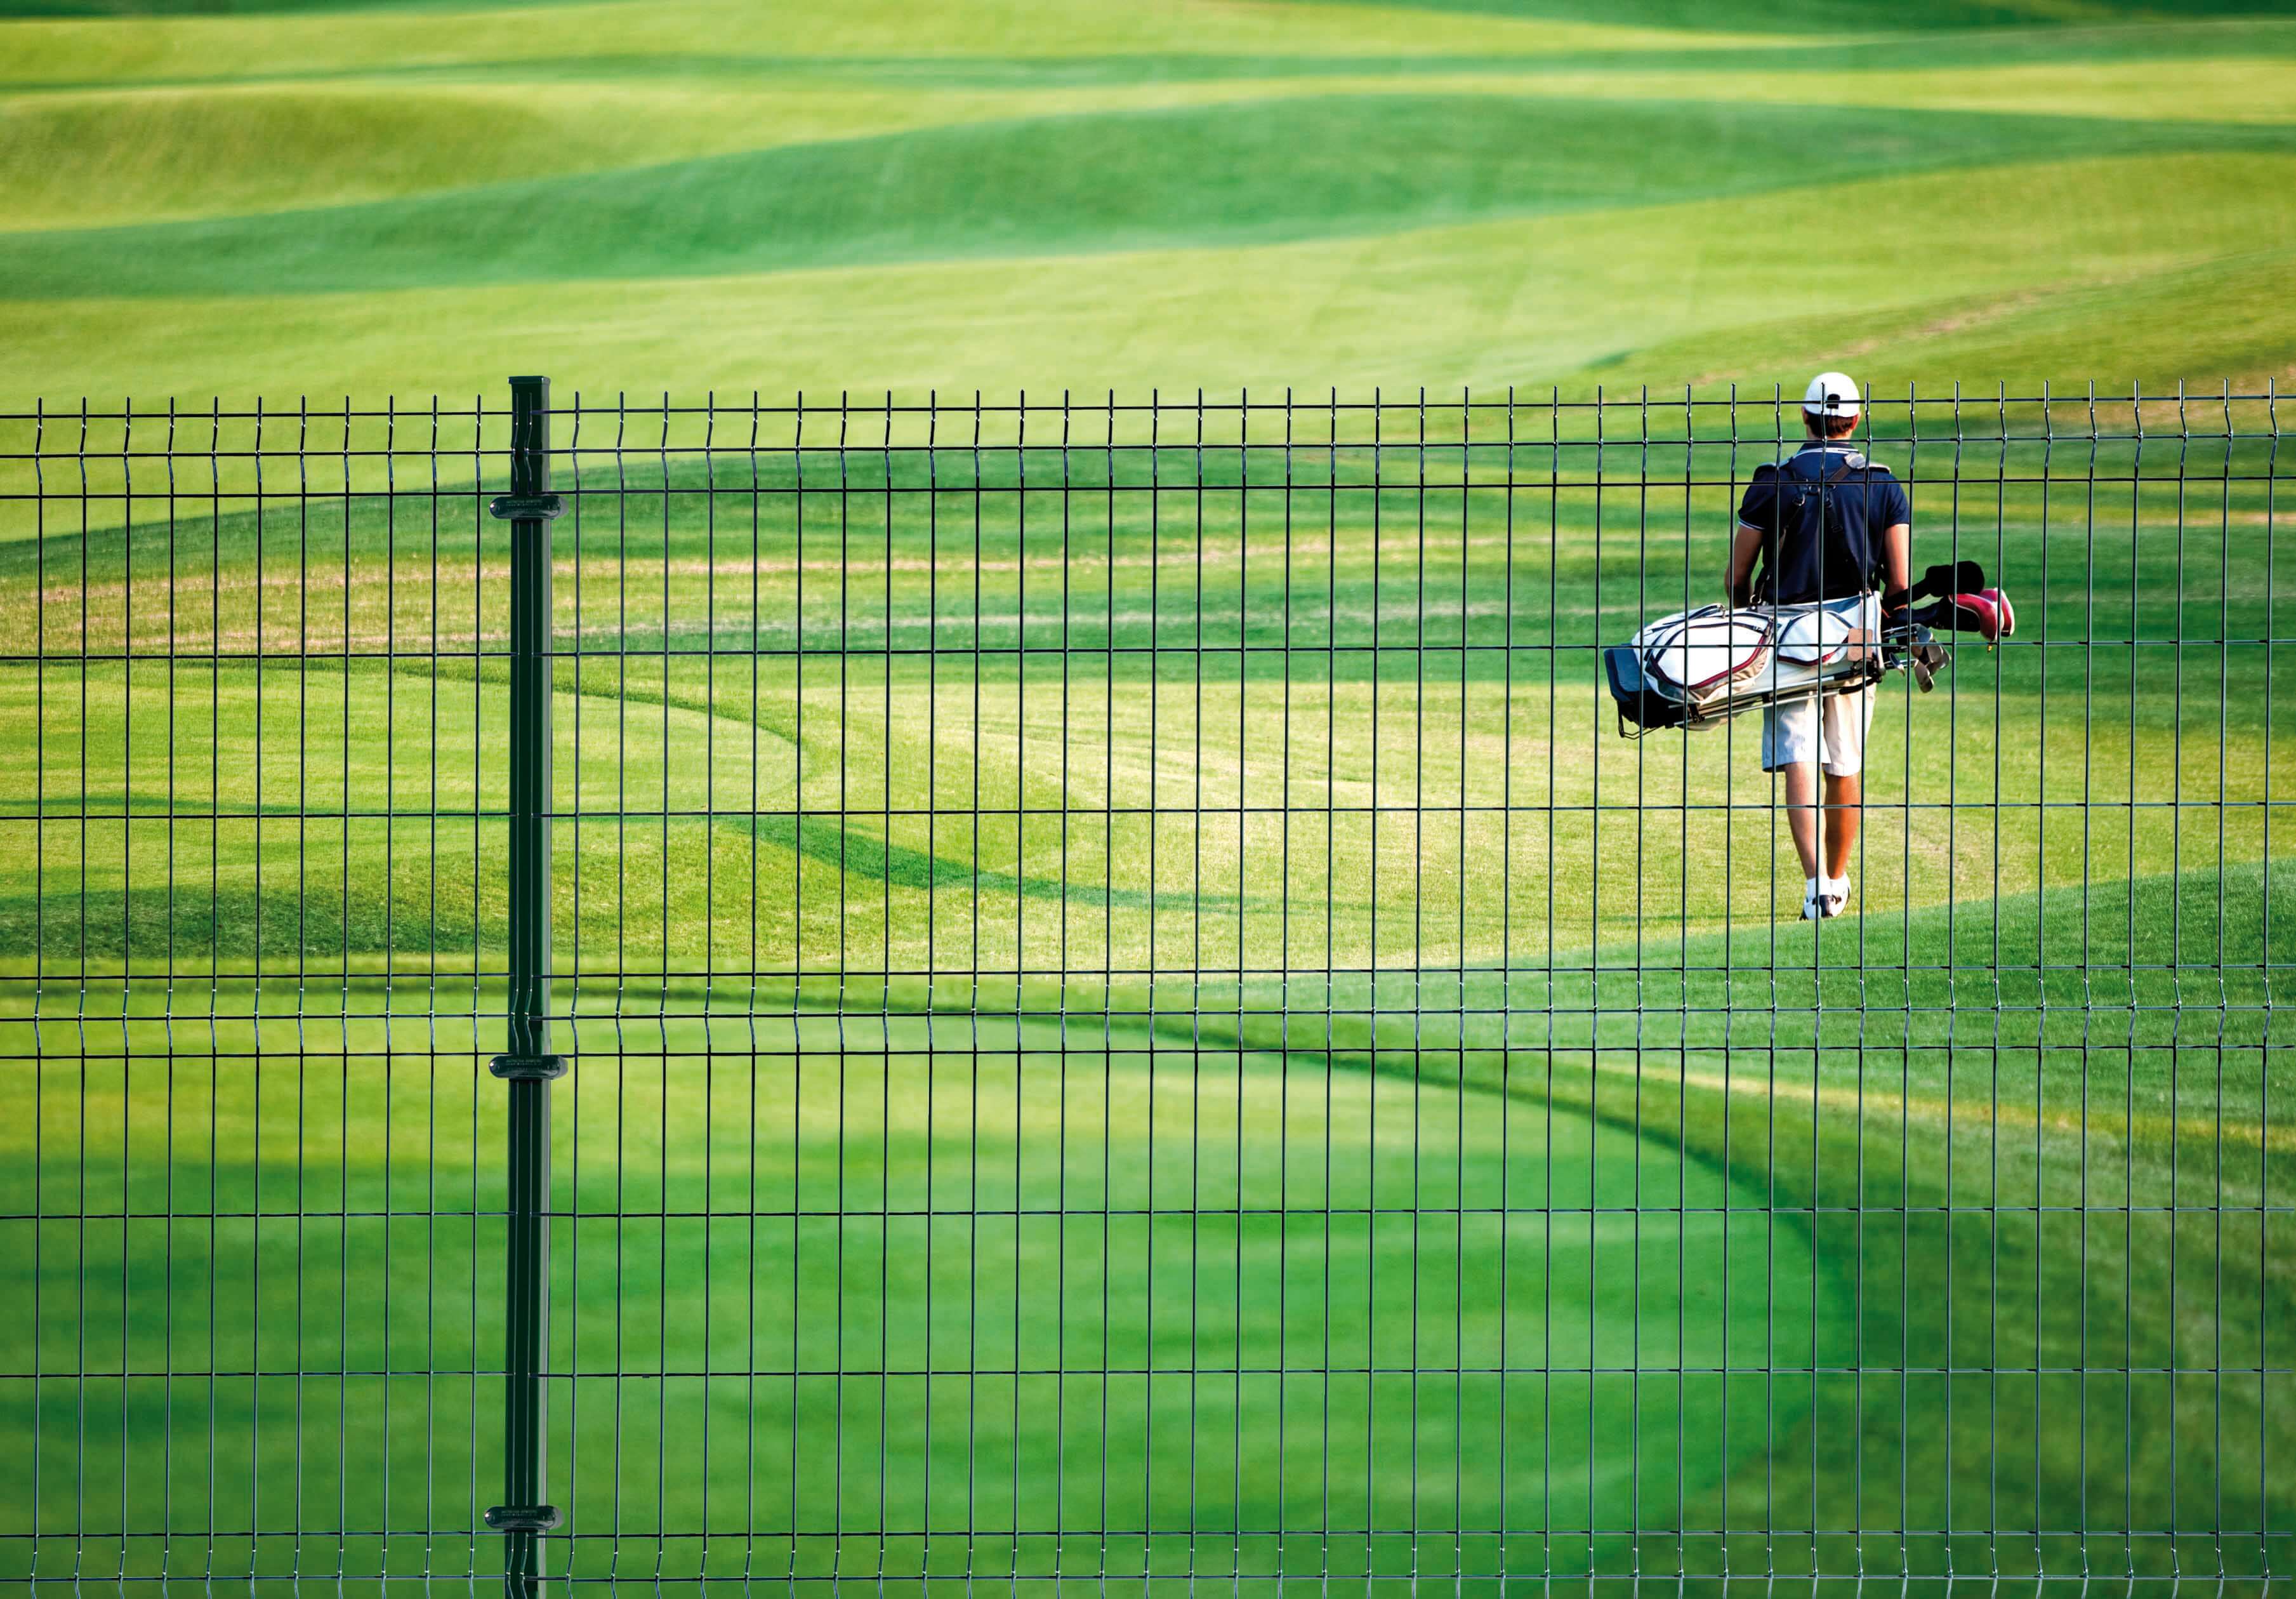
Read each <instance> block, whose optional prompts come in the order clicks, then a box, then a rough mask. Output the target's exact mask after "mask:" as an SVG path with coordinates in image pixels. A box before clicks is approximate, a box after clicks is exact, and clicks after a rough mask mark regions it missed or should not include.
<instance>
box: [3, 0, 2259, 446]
mask: <svg viewBox="0 0 2296 1599" xmlns="http://www.w3.org/2000/svg"><path fill="white" fill-rule="evenodd" d="M10 9H12V10H17V11H22V10H26V9H28V8H25V7H21V6H12V7H11V8H10ZM46 9H49V8H47V7H45V6H39V5H35V6H32V7H30V8H29V10H30V11H32V12H40V11H43V10H46ZM57 9H61V10H73V9H78V8H77V7H72V6H68V5H67V6H61V7H59V8H57ZM160 9H162V10H166V9H170V8H160ZM2278 9H2279V8H2277V7H2276V6H2273V5H2270V4H2241V3H2239V0H2223V3H2221V4H2214V3H2211V4H2178V5H2156V6H2152V7H2148V8H2144V10H2143V11H2142V12H2138V11H2137V10H2136V8H2133V7H2129V8H2122V7H2115V6H2109V5H2103V4H2097V5H2086V6H2080V7H2076V8H2068V7H2066V6H2063V5H2060V4H2040V3H2038V0H2035V3H2034V4H1998V5H1979V4H1968V5H1963V4H1945V3H1924V4H1906V5H1896V6H1891V7H1889V8H1887V9H1886V11H1876V10H1874V8H1860V9H1858V10H1856V11H1854V12H1852V11H1848V10H1845V9H1844V8H1842V7H1839V6H1825V5H1821V4H1815V0H1812V3H1810V4H1800V5H1798V6H1787V7H1782V6H1779V5H1775V4H1760V5H1756V4H1711V5H1700V6H1696V7H1690V6H1679V7H1676V6H1665V5H1658V4H1652V5H1647V6H1628V7H1620V6H1617V5H1608V4H1602V5H1597V4H1591V3H1588V0H1553V3H1552V4H1530V3H1529V0H1526V3H1524V4H1496V3H1495V4H1475V5H1455V4H1431V5H1411V6H1377V5H1355V4H1312V3H1305V0H1302V3H1279V0H1270V3H1267V4H1225V3H1221V0H1186V3H1185V4H1173V5H1165V6H1156V7H1150V8H1144V9H1143V8H1125V7H1120V6H1111V5H1106V4H1095V3H1093V0H1005V3H1003V4H985V5H967V6H960V7H944V6H939V5H933V4H920V3H919V0H872V3H871V4H855V5H840V6H835V7H827V8H797V9H796V10H791V9H790V8H780V7H765V8H760V7H758V6H754V5H750V4H736V3H734V0H674V3H673V4H582V5H541V6H534V5H521V6H515V7H506V8H501V9H496V10H463V9H449V8H444V7H434V6H428V5H422V6H388V5H385V6H378V7H372V8H336V7H332V6H330V7H321V8H316V9H303V8H295V7H288V8H283V9H279V10H271V11H263V12H252V13H250V14H244V15H237V16H223V17H194V16H180V15H157V16H154V15H143V16H119V17H101V18H95V17H68V16H45V17H43V16H37V15H34V16H27V17H24V18H22V19H21V20H18V21H8V22H0V29H4V30H5V35H6V41H7V46H8V47H7V48H6V49H5V50H0V130H4V131H0V393H5V394H6V395H9V396H12V397H13V398H12V399H11V401H10V404H14V402H15V401H16V400H29V398H32V397H33V396H35V395H40V396H45V397H48V398H52V399H53V398H65V399H67V400H69V399H71V398H76V397H78V396H79V395H82V394H89V395H98V396H107V397H116V396H119V395H122V394H132V395H135V396H136V397H137V398H141V399H147V400H148V399H160V398H167V397H175V398H181V399H184V400H186V401H190V400H196V399H203V398H207V397H209V396H214V395H218V394H219V395H223V396H225V397H226V398H232V399H248V398H252V397H253V396H255V395H256V394H258V393H260V394H262V395H265V396H266V397H268V398H271V399H272V400H273V401H274V402H277V401H279V400H280V399H282V398H288V397H293V396H298V395H314V396H317V395H326V396H339V395H341V394H343V393H345V392H350V393H356V394H358V395H360V396H362V397H369V398H372V397H375V396H380V395H382V394H398V395H401V396H406V395H414V394H420V395H425V396H427V395H430V394H432V393H443V394H447V395H451V396H464V395H469V394H471V393H476V392H480V391H491V390H492V389H494V388H495V387H496V385H497V384H499V382H500V381H501V379H502V377H503V376H504V373H509V372H512V371H521V372H523V371H533V370H547V371H549V372H550V373H553V376H554V377H556V378H557V379H558V380H559V381H560V383H561V384H562V386H564V385H573V384H578V385H579V386H581V387H582V388H583V389H586V391H588V392H591V393H593V394H596V393H600V392H607V393H611V392H615V391H627V392H634V393H639V394H652V393H659V392H660V390H662V389H674V390H676V391H678V392H680V393H681V394H694V393H698V392H700V391H701V390H704V389H710V388H717V389H730V390H734V391H738V392H744V393H746V392H748V391H749V390H750V389H758V390H760V391H761V392H764V393H766V394H767V395H773V396H780V395H786V394H788V393H790V392H792V391H794V390H796V389H806V390H808V391H811V392H814V393H816V394H818V393H824V392H829V393H834V392H840V391H843V392H852V393H859V394H870V393H882V392H883V391H884V390H885V389H897V390H898V391H900V392H902V393H904V394H915V393H920V392H922V390H925V389H932V388H938V389H940V390H942V391H943V392H944V393H946V392H948V391H951V390H955V391H957V392H970V391H971V390H972V389H976V388H979V389H987V390H988V391H990V392H992V393H998V392H1003V393H1009V392H1011V391H1013V390H1014V389H1020V388H1023V387H1025V388H1028V389H1032V390H1035V391H1037V392H1040V393H1041V392H1047V391H1054V390H1057V389H1062V388H1068V389H1076V390H1078V391H1080V392H1086V393H1092V392H1101V391H1104V390H1106V389H1109V388H1111V387H1114V388H1117V389H1122V390H1126V391H1132V390H1136V389H1146V388H1148V387H1150V386H1161V387H1163V388H1164V389H1167V390H1168V391H1169V390H1174V389H1177V390H1179V391H1181V392H1190V391H1193V390H1194V389H1197V388H1200V387H1201V388H1204V389H1210V390H1211V391H1212V392H1214V393H1215V394H1218V393H1225V392H1228V391H1231V390H1233V389H1234V388H1236V387H1237V386H1239V385H1244V384H1250V385H1254V386H1259V387H1262V388H1265V387H1267V386H1269V385H1276V386H1280V385H1283V384H1294V385H1307V386H1309V387H1310V388H1315V387H1320V386H1324V385H1328V384H1332V383H1338V384H1341V385H1342V386H1344V387H1349V388H1368V387H1369V386H1371V385H1373V384H1382V383H1383V384H1387V385H1390V386H1393V385H1404V386H1416V385H1419V384H1427V385H1431V386H1434V387H1436V388H1438V389H1442V388H1445V387H1447V386H1453V385H1456V384H1457V383H1459V382H1462V381H1472V382H1475V383H1477V384H1479V385H1492V384H1499V385H1504V384H1506V383H1510V382H1513V383H1525V384H1532V385H1542V386H1543V385H1546V384H1552V383H1560V384H1562V386H1564V387H1565V388H1567V389H1581V388H1586V387H1589V386H1591V385H1592V383H1594V382H1595V381H1598V380H1599V381H1609V382H1611V383H1613V384H1615V383H1618V382H1620V381H1623V382H1626V383H1628V384H1640V383H1643V382H1651V383H1654V384H1658V385H1661V387H1663V386H1665V385H1669V384H1677V383H1680V382H1682V381H1687V380H1692V379H1696V380H1700V381H1718V380H1723V379H1733V378H1734V379H1740V380H1744V381H1755V382H1759V383H1762V384H1765V385H1767V383H1769V382H1772V381H1784V380H1792V381H1800V377H1801V376H1803V375H1804V374H1805V373H1806V372H1807V370H1808V369H1809V368H1811V367H1812V366H1814V365H1824V364H1826V363H1828V362H1833V363H1837V364H1839V363H1841V362H1844V361H1848V360H1849V357H1850V356H1851V355H1852V354H1853V353H1854V357H1855V359H1854V361H1850V362H1849V364H1852V365H1855V366H1856V368H1857V375H1859V376H1860V377H1861V378H1865V379H1867V380H1869V381H1873V382H1874V383H1875V384H1876V385H1877V386H1879V387H1881V388H1882V389H1885V390H1886V389H1891V388H1902V386H1903V385H1904V383H1905V382H1906V381H1908V380H1920V381H1923V382H1924V383H1929V384H1932V385H1934V384H1939V383H1943V384H1950V383H1951V382H1952V381H1956V380H1961V381H1972V382H1990V381H1993V380H1996V379H2006V380H2008V381H2012V382H2013V383H2017V384H2021V385H2025V384H2032V383H2036V382H2038V381H2039V380H2041V379H2043V378H2052V379H2054V380H2057V381H2059V382H2061V383H2062V382H2067V381H2071V382H2080V381H2088V380H2090V379H2096V380H2099V381H2108V382H2120V383H2125V382H2127V381H2130V380H2132V379H2143V380H2144V381H2148V382H2153V383H2161V382H2173V381H2175V380H2177V379H2178V378H2191V379H2196V380H2205V381H2210V382H2213V381H2215V380H2217V379H2219V378H2222V377H2226V376H2230V377H2234V378H2236V379H2242V380H2254V381H2260V380H2262V379H2263V378H2265V377H2267V376H2269V375H2271V374H2273V373H2281V372H2284V370H2285V367H2286V364H2287V360H2288V357H2289V354H2290V350H2291V341H2292V332H2291V327H2290V324H2289V321H2288V315H2289V314H2288V312H2287V310H2286V306H2285V299H2286V297H2285V296H2284V295H2279V294H2275V293H2271V292H2269V291H2268V290H2267V285H2269V284H2270V283H2273V282H2274V281H2275V280H2276V279H2277V278H2284V277H2285V276H2286V275H2287V274H2288V272H2289V269H2290V264H2291V258H2292V254H2296V235H2292V233H2291V227H2292V222H2291V218H2290V214H2289V210H2288V208H2287V207H2285V206H2284V205H2282V204H2280V203H2278V196H2279V195H2281V194H2283V193H2285V192H2286V191H2287V189H2288V187H2289V186H2290V173H2291V171H2292V170H2296V168H2292V167H2291V163H2292V161H2296V144H2292V143H2291V140H2292V138H2296V112H2292V111H2291V107H2292V106H2296V94H2291V93H2290V92H2289V88H2290V83H2291V76H2292V74H2291V70H2290V66H2289V63H2290V61H2291V59H2292V56H2296V23H2292V22H2290V21H2288V20H2287V19H2286V18H2285V17H2284V16H2276V15H2275V14H2273V13H2274V12H2276V11H2277V10H2278ZM799 11H802V12H810V13H813V14H798V12H799ZM1134 13H1137V14H1134Z"/></svg>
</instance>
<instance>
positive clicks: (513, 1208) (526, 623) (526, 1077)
mask: <svg viewBox="0 0 2296 1599" xmlns="http://www.w3.org/2000/svg"><path fill="white" fill-rule="evenodd" d="M510 391H511V423H510V450H511V455H510V492H509V493H508V494H505V495H497V496H496V497H495V499H494V501H493V502H492V504H490V505H489V506H488V510H489V511H491V512H493V514H494V515H495V516H496V517H498V518H501V519H503V520H504V521H508V522H509V523H510V528H511V533H510V540H511V543H510V996H509V1013H510V1049H509V1052H508V1053H507V1054H500V1055H496V1057H495V1058H494V1061H493V1062H492V1064H491V1070H493V1072H494V1074H495V1076H496V1077H498V1078H502V1079H504V1081H505V1082H506V1083H507V1084H508V1085H509V1088H510V1115H509V1131H510V1163H509V1177H510V1194H509V1204H510V1212H509V1222H508V1231H509V1239H508V1249H507V1254H508V1265H507V1270H506V1273H505V1281H504V1295H505V1300H506V1302H505V1307H504V1311H505V1316H504V1319H505V1324H506V1340H505V1341H506V1348H505V1349H504V1359H503V1390H504V1406H503V1503H502V1504H500V1505H496V1506H494V1507H493V1508H492V1509H490V1510H488V1512H487V1525H488V1526H489V1527H491V1528H493V1529H495V1530H496V1531H497V1532H501V1533H503V1534H504V1535H505V1537H506V1538H507V1539H508V1546H507V1548H506V1550H505V1552H504V1570H503V1585H504V1595H505V1599H533V1595H534V1594H535V1592H536V1589H537V1585H538V1583H539V1581H540V1579H541V1575H542V1560H541V1538H542V1534H543V1533H544V1532H545V1531H547V1530H548V1529H551V1528H553V1527H555V1526H557V1525H558V1512H557V1509H556V1508H555V1507H554V1506H553V1505H546V1504H545V1503H544V1502H543V1497H542V1487H543V1484H542V1442H543V1436H542V1357H543V1346H544V1340H543V1321H544V1312H545V1294H546V1292H547V1284H546V1282H545V1275H546V1269H547V1265H548V1259H549V1248H550V1232H549V1207H550V1085H551V1082H552V1080H553V1078H560V1077H563V1076H564V1075H565V1073H566V1062H565V1059H564V1057H562V1056H560V1055H554V1054H551V1053H550V523H551V519H552V518H553V517H555V516H556V515H557V514H558V512H559V510H560V501H559V498H558V496H556V495H554V494H553V493H551V492H550V380H549V379H548V378H540V377H530V378H512V380H511V381H510Z"/></svg>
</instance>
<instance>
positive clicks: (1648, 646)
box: [1603, 605, 1885, 738]
mask: <svg viewBox="0 0 2296 1599" xmlns="http://www.w3.org/2000/svg"><path fill="white" fill-rule="evenodd" d="M1884 669H1885V662H1884V651H1883V647H1882V640H1881V638H1879V637H1878V636H1877V635H1874V634H1872V633H1869V632H1868V631H1866V629H1865V628H1863V627H1857V626H1856V625H1854V624H1853V623H1852V622H1851V620H1850V619H1849V618H1847V617H1843V616H1841V615H1839V614H1837V613H1835V612H1833V611H1828V610H1826V609H1825V607H1824V606H1822V605H1785V606H1775V607H1773V606H1749V607H1746V608H1744V609H1743V610H1730V609H1727V608H1726V607H1724V606H1720V605H1707V606H1703V607H1702V608H1700V609H1699V610H1696V611H1684V612H1682V613H1681V614H1679V615H1677V616H1669V617H1661V618H1660V619H1658V620H1657V621H1654V622H1652V623H1651V624H1650V625H1649V626H1648V627H1644V629H1643V630H1642V631H1641V632H1639V633H1637V634H1636V635H1635V636H1634V639H1633V641H1632V642H1631V643H1629V644H1620V645H1615V646H1613V647H1611V648H1610V649H1607V650H1605V651H1603V670H1604V673H1605V675H1606V676H1608V677H1609V680H1610V688H1611V699H1612V700H1613V701H1615V702H1616V704H1617V706H1618V712H1619V731H1620V733H1622V734H1627V735H1628V737H1630V738H1631V737H1636V736H1639V734H1643V733H1648V732H1652V731H1653V730H1654V729H1657V728H1661V727H1691V728H1702V727H1712V726H1719V725H1720V724H1721V723H1723V722H1726V721H1727V720H1729V719H1730V718H1731V717H1734V716H1737V715H1739V714H1741V713H1742V712H1743V711H1747V710H1751V709H1753V708H1755V707H1756V706H1762V705H1775V704H1777V703H1779V702H1780V701H1785V700H1792V699H1797V698H1802V697H1809V696H1816V695H1822V694H1827V693H1845V692H1848V691H1849V690H1852V689H1859V688H1864V687H1866V685H1869V684H1873V683H1878V682H1880V681H1881V678H1882V672H1883V670H1884Z"/></svg>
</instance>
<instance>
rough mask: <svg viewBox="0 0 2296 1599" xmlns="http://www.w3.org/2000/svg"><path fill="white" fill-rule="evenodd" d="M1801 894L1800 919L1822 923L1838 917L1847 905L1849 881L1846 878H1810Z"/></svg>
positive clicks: (1806, 879)
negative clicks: (1806, 887)
mask: <svg viewBox="0 0 2296 1599" xmlns="http://www.w3.org/2000/svg"><path fill="white" fill-rule="evenodd" d="M1803 881H1805V882H1807V883H1808V889H1807V890H1805V891H1804V893H1803V894H1802V898H1801V919H1802V920H1803V921H1805V922H1823V921H1825V920H1826V919H1827V918H1829V917H1833V916H1839V915H1840V914H1841V913H1842V912H1843V910H1845V909H1846V908H1848V906H1849V879H1848V878H1847V877H1811V878H1805V879H1804V880H1803Z"/></svg>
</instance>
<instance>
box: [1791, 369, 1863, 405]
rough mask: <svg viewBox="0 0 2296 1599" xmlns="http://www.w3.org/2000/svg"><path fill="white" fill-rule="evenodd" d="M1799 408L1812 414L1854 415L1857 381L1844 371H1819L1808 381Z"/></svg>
mask: <svg viewBox="0 0 2296 1599" xmlns="http://www.w3.org/2000/svg"><path fill="white" fill-rule="evenodd" d="M1801 408H1802V409H1803V410H1805V411H1807V412H1808V413H1809V414H1811V415H1812V416H1855V415H1857V412H1858V403H1857V381H1856V380H1855V379H1853V378H1852V377H1851V376H1850V375H1849V373H1846V372H1821V373H1818V374H1817V375H1816V377H1814V378H1812V379H1810V381H1809V392H1808V393H1807V394H1805V395H1803V396H1802V397H1801Z"/></svg>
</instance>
